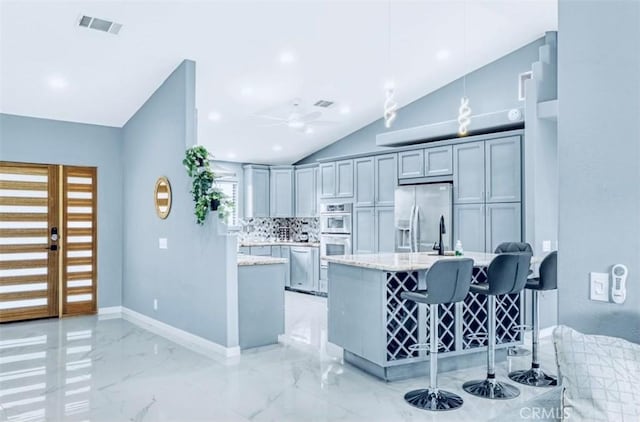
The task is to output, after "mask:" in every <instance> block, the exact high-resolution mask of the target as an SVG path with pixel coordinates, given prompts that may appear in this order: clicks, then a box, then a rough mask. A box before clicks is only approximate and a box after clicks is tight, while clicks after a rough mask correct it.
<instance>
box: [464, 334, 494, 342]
mask: <svg viewBox="0 0 640 422" xmlns="http://www.w3.org/2000/svg"><path fill="white" fill-rule="evenodd" d="M488 337H489V334H487V333H473V334H466V335H465V336H464V339H465V340H468V341H477V342H478V343H483V342H485V341H487V339H488Z"/></svg>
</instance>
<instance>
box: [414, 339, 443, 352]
mask: <svg viewBox="0 0 640 422" xmlns="http://www.w3.org/2000/svg"><path fill="white" fill-rule="evenodd" d="M430 348H431V345H430V344H429V343H418V344H412V345H411V346H409V347H408V349H409V351H410V352H416V351H419V350H425V351H427V352H429V351H430V350H429V349H430ZM445 348H446V347H445V345H444V343H442V342H441V341H439V342H438V352H439V351H440V350H444V349H445Z"/></svg>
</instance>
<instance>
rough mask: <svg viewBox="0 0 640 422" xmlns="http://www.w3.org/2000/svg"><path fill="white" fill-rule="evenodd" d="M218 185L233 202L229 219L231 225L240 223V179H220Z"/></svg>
mask: <svg viewBox="0 0 640 422" xmlns="http://www.w3.org/2000/svg"><path fill="white" fill-rule="evenodd" d="M217 185H218V187H219V188H220V190H221V191H222V192H224V194H225V195H227V198H228V199H229V202H231V212H230V213H229V217H228V219H227V224H228V225H230V226H237V225H238V223H239V222H238V219H239V218H238V181H237V180H220V181H218V182H217Z"/></svg>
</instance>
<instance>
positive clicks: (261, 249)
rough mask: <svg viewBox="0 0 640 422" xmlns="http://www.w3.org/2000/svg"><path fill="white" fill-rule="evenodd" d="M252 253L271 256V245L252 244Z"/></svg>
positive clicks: (250, 252)
mask: <svg viewBox="0 0 640 422" xmlns="http://www.w3.org/2000/svg"><path fill="white" fill-rule="evenodd" d="M249 254H250V255H257V256H271V246H251V247H250V248H249Z"/></svg>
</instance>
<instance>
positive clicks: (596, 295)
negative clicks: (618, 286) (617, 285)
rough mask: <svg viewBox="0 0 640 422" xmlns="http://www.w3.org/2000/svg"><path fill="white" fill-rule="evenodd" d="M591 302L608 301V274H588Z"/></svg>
mask: <svg viewBox="0 0 640 422" xmlns="http://www.w3.org/2000/svg"><path fill="white" fill-rule="evenodd" d="M589 281H590V286H591V289H590V291H591V294H590V297H589V298H590V299H591V300H597V301H601V302H608V301H609V273H589Z"/></svg>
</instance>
